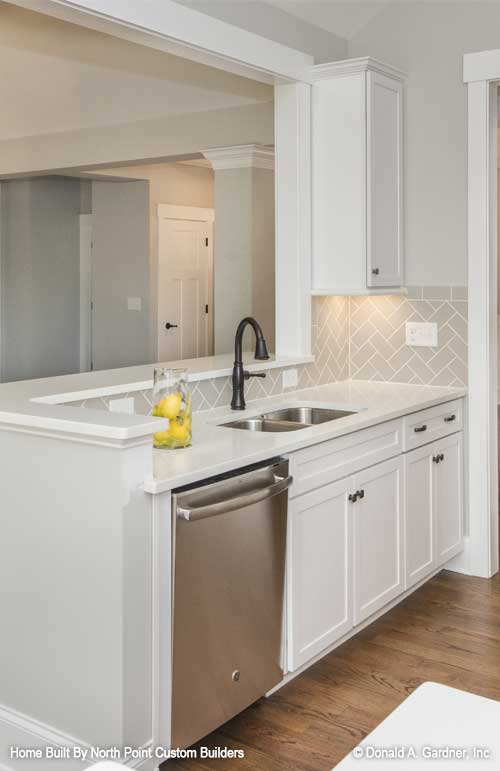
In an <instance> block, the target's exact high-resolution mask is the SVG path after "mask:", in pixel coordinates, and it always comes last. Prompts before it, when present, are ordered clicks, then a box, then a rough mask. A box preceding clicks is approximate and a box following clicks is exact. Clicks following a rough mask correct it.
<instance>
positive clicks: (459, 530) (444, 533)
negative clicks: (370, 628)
mask: <svg viewBox="0 0 500 771" xmlns="http://www.w3.org/2000/svg"><path fill="white" fill-rule="evenodd" d="M462 445H463V438H462V433H456V434H452V435H451V436H448V437H446V438H444V439H440V440H439V441H437V442H432V444H428V445H425V446H424V447H420V448H419V449H417V450H413V451H412V452H409V453H407V455H406V507H405V509H406V523H405V524H406V527H405V533H406V534H405V562H406V588H408V589H409V588H410V587H412V586H413V585H414V584H416V583H418V581H421V580H422V579H423V578H425V576H426V575H428V574H429V573H431V572H432V570H433V569H434V568H437V567H439V566H440V565H443V564H444V563H445V562H447V561H448V560H450V559H451V558H452V557H454V556H455V555H456V554H458V553H459V552H460V551H461V550H462V548H463V458H462V454H463V446H462Z"/></svg>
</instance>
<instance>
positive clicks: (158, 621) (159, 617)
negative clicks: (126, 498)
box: [151, 490, 175, 747]
mask: <svg viewBox="0 0 500 771" xmlns="http://www.w3.org/2000/svg"><path fill="white" fill-rule="evenodd" d="M171 509H172V507H171V493H170V490H169V491H168V492H165V493H162V494H161V495H155V496H154V498H153V502H152V523H151V548H152V576H151V584H152V586H151V608H152V611H151V615H152V619H151V623H152V661H151V676H152V695H151V698H152V717H153V746H155V747H158V746H161V747H170V735H171V723H172V701H171V694H172V667H171V663H172V612H173V609H172V596H173V575H172V566H173V565H174V554H173V551H172V550H173V548H174V543H175V539H174V533H173V526H174V525H175V522H174V517H173V515H172V511H171Z"/></svg>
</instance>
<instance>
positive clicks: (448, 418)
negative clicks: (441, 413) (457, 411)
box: [444, 415, 457, 423]
mask: <svg viewBox="0 0 500 771" xmlns="http://www.w3.org/2000/svg"><path fill="white" fill-rule="evenodd" d="M456 419H457V416H456V415H448V417H447V418H444V422H445V423H453V421H454V420H456Z"/></svg>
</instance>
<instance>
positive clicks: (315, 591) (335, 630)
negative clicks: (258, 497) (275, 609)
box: [288, 478, 353, 670]
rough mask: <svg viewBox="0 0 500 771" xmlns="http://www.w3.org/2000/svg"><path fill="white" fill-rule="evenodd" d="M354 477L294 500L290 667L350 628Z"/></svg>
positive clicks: (298, 665) (293, 666) (290, 582)
mask: <svg viewBox="0 0 500 771" xmlns="http://www.w3.org/2000/svg"><path fill="white" fill-rule="evenodd" d="M351 490H352V478H351V479H350V480H349V479H346V480H343V481H341V482H336V483H335V484H330V485H326V486H325V487H322V488H320V489H319V490H314V491H313V492H310V493H307V494H306V495H303V496H300V497H299V498H296V499H295V500H293V501H292V502H291V503H290V529H289V556H290V559H289V569H288V591H289V595H288V600H289V602H288V609H289V616H288V625H289V627H288V628H289V642H290V645H289V662H288V664H289V669H290V670H294V669H297V667H300V666H301V664H304V663H305V662H306V661H308V660H309V659H311V658H312V657H313V656H315V655H316V654H318V653H320V652H321V651H322V650H324V649H325V648H327V647H328V646H329V645H331V643H333V642H334V641H335V640H337V639H338V638H339V637H342V635H343V634H345V633H346V632H348V631H349V629H351V628H352V625H353V622H352V596H351V585H352V566H351V554H352V522H351V506H350V504H349V501H348V494H349V492H351Z"/></svg>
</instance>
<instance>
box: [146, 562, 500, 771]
mask: <svg viewBox="0 0 500 771" xmlns="http://www.w3.org/2000/svg"><path fill="white" fill-rule="evenodd" d="M426 680H434V681H436V682H439V683H444V684H446V685H450V686H453V687H455V688H461V689H462V690H466V691H472V692H474V693H478V694H481V695H482V696H487V697H490V698H492V699H496V700H499V701H500V578H499V576H498V575H497V576H495V577H494V578H493V579H491V580H486V579H480V578H470V577H467V576H461V575H459V574H457V573H450V572H446V571H443V572H442V573H440V574H439V575H438V576H436V577H435V578H434V579H432V581H430V582H428V583H427V584H426V585H425V586H423V587H422V588H421V589H419V590H418V591H417V592H415V593H414V594H413V595H411V596H410V597H408V598H407V599H406V600H405V601H404V602H402V603H401V604H400V605H398V606H397V607H396V608H394V609H393V610H392V611H390V612H389V613H387V614H386V615H385V616H384V617H383V618H381V619H379V620H378V621H376V622H375V623H374V624H372V625H371V626H370V627H368V628H367V629H365V630H364V631H363V632H361V633H359V634H358V635H356V637H354V638H353V639H351V640H349V641H348V642H347V643H345V644H344V645H342V646H341V647H340V648H337V650H335V651H333V652H332V653H331V654H330V655H328V656H327V657H325V658H324V659H322V660H321V661H320V662H318V663H317V664H315V665H314V666H312V667H311V668H310V669H308V670H307V671H306V672H304V673H303V674H302V675H300V676H299V677H297V678H296V679H295V680H293V681H292V682H290V683H289V684H288V685H286V686H285V687H284V688H282V689H281V690H280V691H278V692H277V693H276V694H274V695H273V696H272V697H271V698H269V699H261V700H260V701H259V702H257V703H256V704H254V705H253V706H252V707H250V708H249V709H247V710H245V711H244V712H243V713H241V714H240V715H238V716H237V717H236V718H234V719H233V720H231V721H230V722H228V723H226V724H225V725H224V726H222V727H221V728H220V729H219V730H218V731H215V732H214V733H213V734H211V735H210V736H209V737H208V738H207V739H205V740H203V742H201V744H203V745H204V746H207V747H217V746H220V747H226V746H227V747H232V748H233V749H243V750H244V751H245V758H244V759H235V760H196V761H194V760H184V761H179V760H170V761H167V762H166V763H164V764H162V767H161V768H162V771H177V769H178V770H179V771H200V770H201V769H204V770H205V771H219V769H224V770H225V771H233V769H235V771H328V769H331V768H332V767H334V766H335V765H336V764H337V763H338V762H339V761H340V760H341V759H342V758H343V757H344V756H345V755H346V754H347V753H348V752H349V751H350V750H351V749H352V748H353V747H354V746H355V745H356V744H357V743H358V742H359V741H361V739H363V737H364V736H365V735H366V734H367V733H368V732H369V731H371V730H372V729H373V728H375V726H376V725H378V724H379V723H380V721H381V720H383V719H384V718H385V717H386V716H387V715H388V714H389V713H390V712H392V710H393V709H394V708H395V707H397V705H398V704H399V703H400V702H401V701H403V699H404V698H405V697H406V696H408V694H410V693H411V692H412V691H413V690H414V689H415V688H416V687H417V686H418V685H420V684H421V683H423V682H425V681H426Z"/></svg>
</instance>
